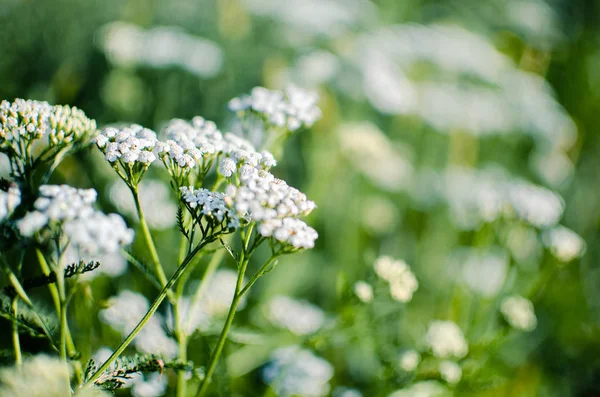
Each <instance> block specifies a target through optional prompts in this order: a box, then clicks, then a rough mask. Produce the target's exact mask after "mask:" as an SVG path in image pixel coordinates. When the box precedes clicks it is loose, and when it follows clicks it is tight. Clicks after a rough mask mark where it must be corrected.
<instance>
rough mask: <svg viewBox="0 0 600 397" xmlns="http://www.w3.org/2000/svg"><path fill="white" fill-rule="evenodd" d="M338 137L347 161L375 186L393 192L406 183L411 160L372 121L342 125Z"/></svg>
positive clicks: (409, 172) (408, 181)
mask: <svg viewBox="0 0 600 397" xmlns="http://www.w3.org/2000/svg"><path fill="white" fill-rule="evenodd" d="M338 137H339V140H340V145H341V149H342V151H343V152H344V153H345V154H346V157H347V158H348V160H349V161H350V162H351V164H352V165H353V166H354V167H356V168H357V169H358V170H359V171H360V172H361V173H363V174H364V175H365V176H366V177H367V178H369V179H370V180H371V181H372V182H373V183H374V184H375V185H377V186H378V187H380V188H382V189H384V190H388V191H392V192H395V191H399V190H401V189H403V188H406V187H407V185H408V184H409V183H410V180H411V177H412V174H413V168H412V165H411V163H410V162H409V161H408V160H407V158H406V156H404V155H403V154H402V153H401V151H400V150H398V149H397V148H396V146H395V145H394V144H393V143H392V142H391V141H390V139H389V138H388V137H387V136H386V135H385V134H384V133H383V132H381V130H379V128H377V126H375V125H374V124H371V123H368V122H362V123H354V124H344V125H342V126H340V127H339V129H338Z"/></svg>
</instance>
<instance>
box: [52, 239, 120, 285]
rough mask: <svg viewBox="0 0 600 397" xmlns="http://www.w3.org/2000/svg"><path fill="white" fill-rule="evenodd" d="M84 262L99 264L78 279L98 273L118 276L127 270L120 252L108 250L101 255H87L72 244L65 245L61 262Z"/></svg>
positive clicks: (88, 277)
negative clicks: (108, 251)
mask: <svg viewBox="0 0 600 397" xmlns="http://www.w3.org/2000/svg"><path fill="white" fill-rule="evenodd" d="M80 261H84V262H92V261H94V262H100V266H99V267H98V268H96V269H95V270H94V271H93V272H87V273H84V274H82V275H80V276H79V279H80V280H92V279H93V278H95V277H96V276H98V275H99V274H104V275H106V276H108V277H118V276H121V275H123V273H125V271H127V260H126V259H125V258H124V257H123V255H121V253H120V252H110V253H105V254H103V255H89V254H85V253H83V252H78V250H77V249H75V248H74V247H73V246H69V247H67V249H66V251H65V252H64V253H63V262H64V263H66V264H71V263H79V262H80Z"/></svg>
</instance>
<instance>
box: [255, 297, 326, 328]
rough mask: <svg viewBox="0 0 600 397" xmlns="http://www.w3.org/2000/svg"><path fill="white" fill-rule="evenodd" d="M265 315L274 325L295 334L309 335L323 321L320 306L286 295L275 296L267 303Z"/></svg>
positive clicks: (320, 325)
mask: <svg viewBox="0 0 600 397" xmlns="http://www.w3.org/2000/svg"><path fill="white" fill-rule="evenodd" d="M267 317H268V318H269V320H270V321H271V322H272V323H273V324H275V325H276V326H279V327H282V328H287V329H288V330H290V332H292V333H293V334H296V335H310V334H313V333H315V332H317V331H318V330H319V328H321V327H322V326H323V324H324V323H325V313H324V312H323V310H321V308H319V307H317V306H315V305H313V304H311V303H309V302H307V301H299V300H295V299H292V298H290V297H287V296H275V297H273V298H271V300H270V301H269V302H268V303H267Z"/></svg>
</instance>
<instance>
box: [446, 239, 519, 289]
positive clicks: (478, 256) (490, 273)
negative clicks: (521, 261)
mask: <svg viewBox="0 0 600 397" xmlns="http://www.w3.org/2000/svg"><path fill="white" fill-rule="evenodd" d="M453 260H454V261H455V262H456V263H457V264H458V267H459V268H461V269H462V271H461V275H462V279H463V281H464V282H465V283H466V284H467V285H468V286H469V288H470V289H471V290H472V291H474V292H476V293H478V294H480V295H481V296H483V297H485V298H491V297H493V296H495V295H496V294H497V293H498V292H499V291H500V289H502V286H503V285H504V281H505V280H506V275H507V272H508V257H507V255H506V253H505V252H504V251H503V250H502V249H501V248H500V247H488V248H487V249H486V250H485V251H481V250H478V249H471V248H462V249H458V250H457V251H456V252H455V253H454V254H453Z"/></svg>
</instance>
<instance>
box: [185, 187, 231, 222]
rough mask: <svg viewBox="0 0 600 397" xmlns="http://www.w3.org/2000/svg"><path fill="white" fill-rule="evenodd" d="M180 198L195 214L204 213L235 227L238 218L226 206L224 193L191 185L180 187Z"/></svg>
mask: <svg viewBox="0 0 600 397" xmlns="http://www.w3.org/2000/svg"><path fill="white" fill-rule="evenodd" d="M180 190H181V198H182V200H183V201H184V202H185V203H186V205H187V206H188V208H189V209H190V211H192V213H193V214H194V215H195V216H200V215H204V216H207V217H210V218H212V219H214V220H216V221H217V223H219V224H220V223H223V222H227V225H226V226H227V227H229V228H235V227H237V226H238V225H239V223H240V222H239V219H238V217H237V216H236V215H235V213H234V212H233V211H232V210H231V209H230V208H229V207H228V206H227V203H226V201H225V194H224V193H220V192H213V191H210V190H208V189H202V188H201V189H194V188H193V187H192V186H190V187H187V186H184V187H182V188H180Z"/></svg>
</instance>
